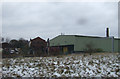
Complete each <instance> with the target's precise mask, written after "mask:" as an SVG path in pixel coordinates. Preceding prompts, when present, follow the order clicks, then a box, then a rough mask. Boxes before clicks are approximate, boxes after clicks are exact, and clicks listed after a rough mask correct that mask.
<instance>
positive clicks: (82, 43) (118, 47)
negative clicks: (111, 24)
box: [50, 35, 120, 52]
mask: <svg viewBox="0 0 120 79" xmlns="http://www.w3.org/2000/svg"><path fill="white" fill-rule="evenodd" d="M88 44H90V45H91V46H92V47H93V48H96V49H97V48H98V49H102V50H103V51H105V52H112V51H113V48H114V52H120V38H114V43H113V40H112V38H111V37H93V36H80V35H59V36H57V37H55V38H53V39H51V40H50V46H64V47H65V46H67V45H68V46H69V45H73V46H74V51H84V49H85V48H86V45H88ZM113 46H114V47H113Z"/></svg>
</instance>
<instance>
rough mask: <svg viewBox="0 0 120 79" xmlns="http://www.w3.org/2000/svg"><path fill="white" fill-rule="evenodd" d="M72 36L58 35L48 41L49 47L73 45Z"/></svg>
mask: <svg viewBox="0 0 120 79" xmlns="http://www.w3.org/2000/svg"><path fill="white" fill-rule="evenodd" d="M74 40H75V38H74V36H73V35H69V36H68V35H67V36H66V35H59V36H57V37H55V38H53V39H51V40H50V46H60V45H73V44H74Z"/></svg>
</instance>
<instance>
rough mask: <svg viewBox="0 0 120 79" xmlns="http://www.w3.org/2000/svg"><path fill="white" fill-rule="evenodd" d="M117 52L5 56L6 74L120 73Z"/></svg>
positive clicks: (41, 75)
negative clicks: (23, 56)
mask: <svg viewBox="0 0 120 79" xmlns="http://www.w3.org/2000/svg"><path fill="white" fill-rule="evenodd" d="M119 57H120V55H119V54H118V53H95V54H92V55H90V54H70V55H64V56H63V55H61V56H53V57H27V58H22V57H21V58H9V59H7V58H6V59H3V67H2V69H3V77H120V62H119Z"/></svg>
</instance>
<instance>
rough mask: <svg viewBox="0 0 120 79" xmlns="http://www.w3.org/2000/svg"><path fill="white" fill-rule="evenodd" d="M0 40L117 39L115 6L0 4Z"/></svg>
mask: <svg viewBox="0 0 120 79" xmlns="http://www.w3.org/2000/svg"><path fill="white" fill-rule="evenodd" d="M2 21H3V25H2V36H3V37H9V38H11V39H13V38H15V39H19V38H21V37H22V38H25V39H30V38H35V37H38V36H39V37H41V38H43V39H45V40H46V39H47V38H50V39H51V38H54V37H55V36H58V35H60V34H61V33H64V34H65V35H85V36H101V37H104V36H105V29H106V28H107V27H109V28H110V36H115V37H118V3H117V2H106V3H104V2H97V3H96V2H32V3H28V2H27V3H25V2H21V3H20V2H19V3H12V2H10V3H7V2H6V3H3V6H2Z"/></svg>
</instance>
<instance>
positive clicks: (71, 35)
mask: <svg viewBox="0 0 120 79" xmlns="http://www.w3.org/2000/svg"><path fill="white" fill-rule="evenodd" d="M58 36H66V37H67V36H72V37H88V38H112V37H100V36H84V35H58ZM58 36H57V37H58ZM55 38H56V37H55ZM53 39H54V38H53ZM114 39H118V40H120V38H114Z"/></svg>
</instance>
